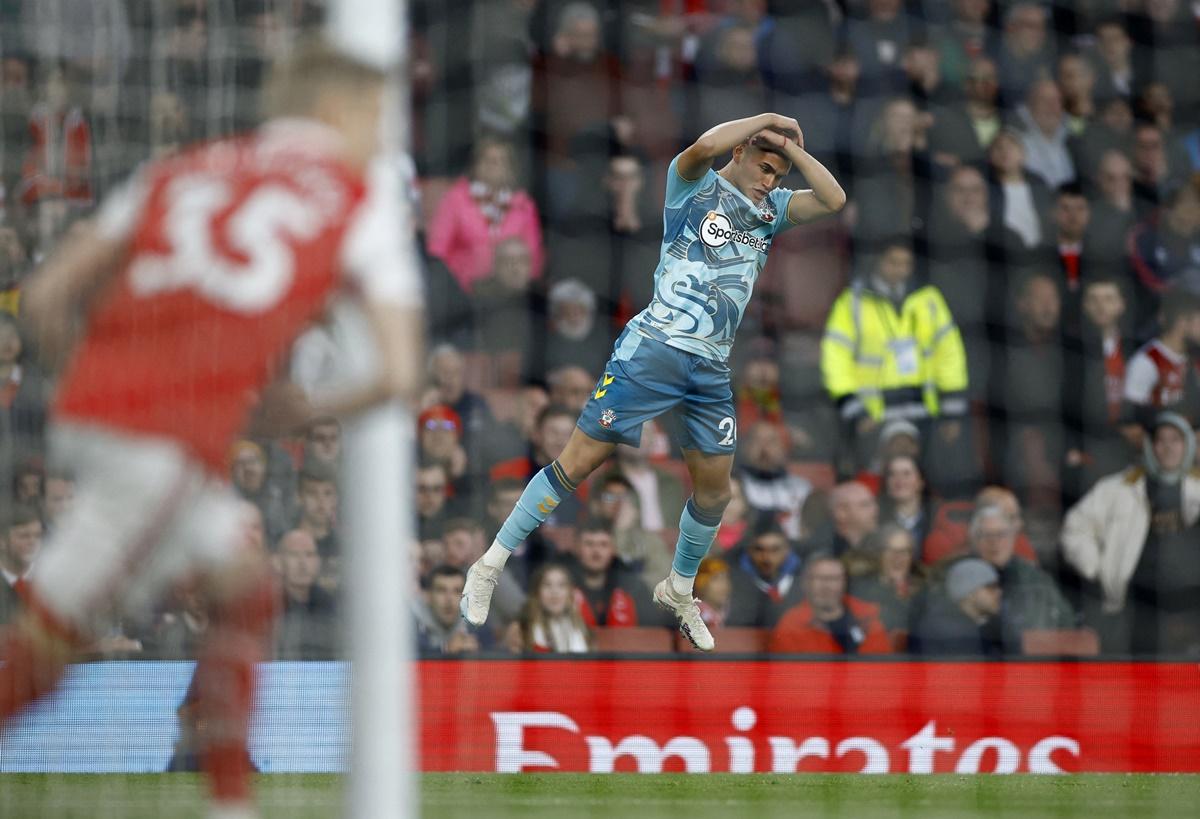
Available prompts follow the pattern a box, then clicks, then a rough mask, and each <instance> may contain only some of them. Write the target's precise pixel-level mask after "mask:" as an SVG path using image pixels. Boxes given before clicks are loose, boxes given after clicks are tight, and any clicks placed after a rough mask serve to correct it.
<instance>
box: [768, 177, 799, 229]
mask: <svg viewBox="0 0 1200 819" xmlns="http://www.w3.org/2000/svg"><path fill="white" fill-rule="evenodd" d="M793 193H795V191H793V190H791V189H790V188H776V189H775V190H773V191H771V193H770V196H771V204H773V205H774V206H775V213H776V214H777V216H776V217H775V234H774V235H776V236H778V235H779V234H780V233H783V232H784V231H785V230H787V229H788V228H794V227H795V226H796V223H795V222H793V221H792V220H791V219H789V218H788V205H790V204H791V203H792V194H793Z"/></svg>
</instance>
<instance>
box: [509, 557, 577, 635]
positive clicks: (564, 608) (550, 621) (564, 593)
mask: <svg viewBox="0 0 1200 819" xmlns="http://www.w3.org/2000/svg"><path fill="white" fill-rule="evenodd" d="M577 594H578V590H577V589H576V588H575V584H574V583H573V582H572V580H571V573H570V572H568V571H567V570H566V569H565V568H563V567H562V566H560V565H558V564H557V563H547V564H546V565H545V566H543V567H541V568H540V569H538V570H537V571H536V572H534V573H533V577H532V578H531V579H530V581H529V599H528V600H526V602H525V607H524V609H523V610H522V612H521V620H520V626H519V635H520V647H521V650H523V651H534V652H539V653H556V654H581V653H585V652H587V651H590V650H591V647H592V635H591V633H590V632H589V631H588V627H587V626H586V625H585V624H584V622H583V618H582V616H581V615H580V614H579V609H578V607H577V605H576V602H575V597H576V595H577Z"/></svg>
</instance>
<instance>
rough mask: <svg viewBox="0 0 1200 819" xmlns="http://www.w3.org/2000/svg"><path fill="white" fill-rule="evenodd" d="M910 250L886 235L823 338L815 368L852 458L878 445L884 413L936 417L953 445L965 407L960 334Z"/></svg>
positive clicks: (926, 420) (927, 420)
mask: <svg viewBox="0 0 1200 819" xmlns="http://www.w3.org/2000/svg"><path fill="white" fill-rule="evenodd" d="M913 279H914V261H913V253H912V250H911V249H910V248H909V247H908V245H907V244H906V243H905V242H904V241H899V240H893V241H891V242H889V243H888V244H887V245H886V246H885V247H884V248H883V250H882V252H881V253H880V254H879V256H878V257H877V260H876V262H875V267H874V270H873V271H872V272H871V273H870V274H869V275H865V276H862V277H860V278H858V279H856V280H855V281H854V282H853V283H852V284H851V286H850V287H849V288H847V289H846V290H844V291H842V294H841V295H840V296H838V299H837V301H836V302H835V303H834V305H833V308H832V310H831V312H830V314H829V319H828V321H827V322H826V325H825V336H824V339H823V340H822V342H821V374H822V377H823V379H824V382H825V388H826V390H827V391H828V393H829V395H830V397H831V398H832V399H833V400H834V401H835V402H836V403H837V406H838V411H839V413H840V415H841V419H842V421H843V423H844V424H845V425H846V427H847V428H848V430H847V431H848V438H849V440H850V441H851V442H852V446H853V450H854V452H855V455H856V460H857V463H858V465H860V466H861V465H865V464H866V463H868V462H869V460H870V457H871V455H872V453H873V452H874V451H875V449H876V441H877V438H878V431H879V426H880V424H881V423H882V422H883V421H884V420H888V419H890V418H907V419H909V420H918V419H919V421H920V423H921V424H924V425H925V426H926V427H931V426H932V422H933V421H934V420H935V419H943V420H944V423H940V424H938V431H937V434H938V439H939V440H940V441H941V442H943V443H946V444H952V443H954V442H955V441H957V440H958V438H959V436H960V435H961V434H962V425H961V422H960V420H959V419H960V418H961V417H962V416H963V415H965V414H966V411H967V402H966V389H967V369H966V355H965V353H964V350H963V344H962V337H961V336H960V335H959V332H958V328H957V327H956V326H955V324H954V317H953V316H952V315H951V314H950V310H949V308H947V307H946V302H945V299H943V298H942V294H941V293H940V292H939V291H938V290H937V288H936V287H933V286H932V285H930V284H927V283H924V282H920V281H914V280H913Z"/></svg>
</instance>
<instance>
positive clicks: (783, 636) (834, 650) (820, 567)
mask: <svg viewBox="0 0 1200 819" xmlns="http://www.w3.org/2000/svg"><path fill="white" fill-rule="evenodd" d="M804 598H805V599H804V602H803V603H800V604H799V605H797V606H794V607H792V608H791V609H789V610H788V611H787V612H786V613H785V614H784V615H783V617H781V618H780V620H779V623H778V624H777V625H776V626H775V628H774V629H773V630H772V631H771V641H770V645H769V650H770V651H771V652H772V653H776V654H890V653H891V652H892V644H891V640H889V639H888V635H887V632H886V631H885V630H884V628H883V623H882V622H881V621H880V619H879V607H878V606H876V605H874V604H872V603H866V602H864V601H862V600H858V599H855V598H853V597H850V596H849V595H848V594H846V567H845V566H843V565H842V562H841V561H840V560H838V559H837V558H836V557H833V556H832V555H821V554H817V555H813V556H812V557H811V558H809V560H808V564H807V565H806V566H805V569H804Z"/></svg>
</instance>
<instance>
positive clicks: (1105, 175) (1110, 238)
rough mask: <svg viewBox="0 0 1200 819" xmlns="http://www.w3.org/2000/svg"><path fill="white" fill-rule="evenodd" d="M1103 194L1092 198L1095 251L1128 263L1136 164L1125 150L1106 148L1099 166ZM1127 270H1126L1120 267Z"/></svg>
mask: <svg viewBox="0 0 1200 819" xmlns="http://www.w3.org/2000/svg"><path fill="white" fill-rule="evenodd" d="M1096 181H1097V185H1096V187H1097V191H1098V193H1099V196H1098V197H1096V198H1094V199H1093V200H1092V202H1091V210H1092V220H1091V225H1092V230H1091V236H1092V240H1093V253H1094V254H1095V255H1096V256H1097V257H1099V258H1102V259H1110V260H1119V262H1114V264H1118V263H1119V264H1120V265H1122V266H1123V265H1124V264H1125V261H1124V260H1125V255H1126V250H1125V248H1126V244H1125V237H1126V236H1127V235H1128V233H1129V229H1130V228H1132V227H1133V225H1134V220H1135V211H1134V200H1133V166H1132V165H1131V164H1130V163H1129V159H1128V158H1127V157H1126V156H1125V154H1123V153H1121V152H1120V151H1117V150H1110V151H1106V152H1105V153H1104V154H1103V156H1102V157H1101V158H1100V162H1099V165H1098V166H1097V170H1096ZM1117 272H1120V273H1122V274H1123V273H1124V271H1123V270H1120V271H1117Z"/></svg>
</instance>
